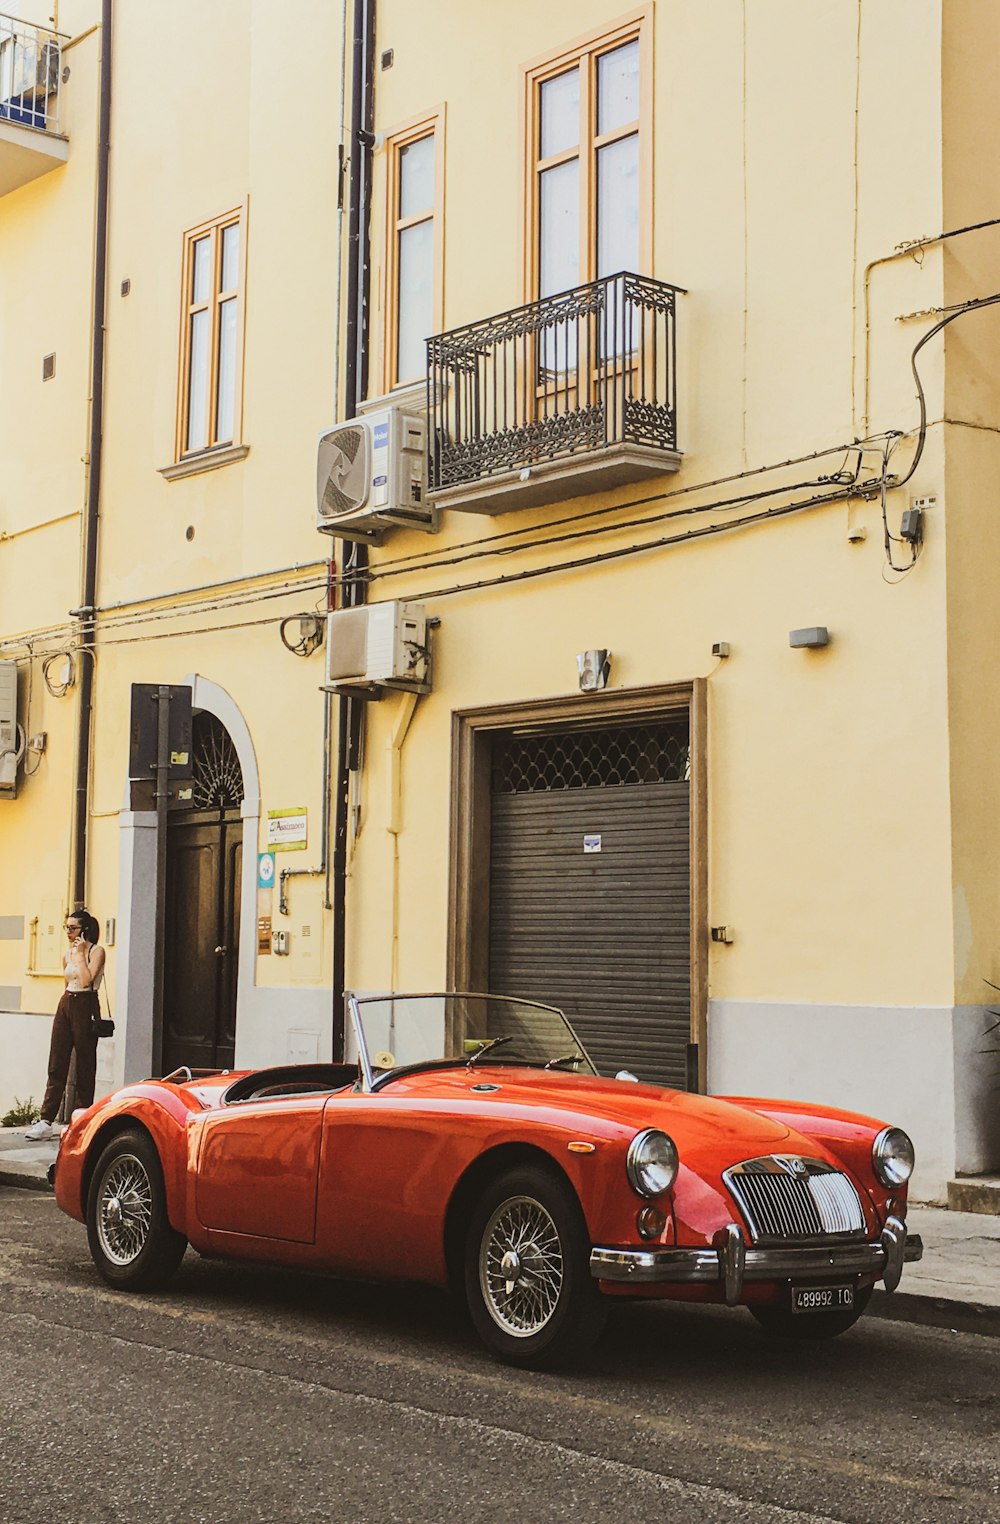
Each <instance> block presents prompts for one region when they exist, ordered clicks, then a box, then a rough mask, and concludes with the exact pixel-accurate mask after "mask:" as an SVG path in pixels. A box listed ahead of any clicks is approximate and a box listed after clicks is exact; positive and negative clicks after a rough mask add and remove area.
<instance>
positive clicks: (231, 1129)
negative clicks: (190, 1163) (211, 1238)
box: [195, 1095, 329, 1244]
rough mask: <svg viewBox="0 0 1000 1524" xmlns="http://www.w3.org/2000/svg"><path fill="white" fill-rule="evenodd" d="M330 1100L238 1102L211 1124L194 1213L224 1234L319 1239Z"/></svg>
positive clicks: (306, 1241)
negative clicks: (326, 1113)
mask: <svg viewBox="0 0 1000 1524" xmlns="http://www.w3.org/2000/svg"><path fill="white" fill-rule="evenodd" d="M328 1099H329V1097H328V1095H307V1096H289V1097H282V1098H271V1099H267V1100H249V1101H239V1102H236V1103H234V1104H233V1105H231V1106H227V1107H226V1108H225V1110H223V1111H221V1112H218V1113H217V1114H215V1115H214V1116H211V1117H207V1118H206V1119H205V1122H204V1125H203V1130H202V1134H201V1147H200V1149H199V1152H198V1164H197V1174H196V1179H195V1210H196V1213H197V1216H198V1221H199V1222H200V1223H201V1224H202V1225H203V1227H206V1228H209V1229H211V1230H212V1231H214V1232H218V1233H238V1234H243V1235H248V1236H251V1237H254V1238H264V1239H283V1240H286V1241H288V1242H291V1243H300V1244H311V1243H314V1242H315V1240H316V1188H317V1182H318V1178H319V1154H320V1137H321V1134H322V1125H323V1108H324V1106H325V1105H326V1103H327V1101H328Z"/></svg>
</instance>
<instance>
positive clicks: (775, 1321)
mask: <svg viewBox="0 0 1000 1524" xmlns="http://www.w3.org/2000/svg"><path fill="white" fill-rule="evenodd" d="M871 1296H872V1287H871V1286H865V1287H864V1288H862V1289H861V1290H860V1291H857V1292H855V1295H854V1306H853V1307H852V1308H851V1310H850V1311H849V1312H788V1311H787V1310H786V1309H785V1308H784V1307H750V1308H749V1309H748V1311H749V1312H750V1313H752V1315H753V1316H754V1317H755V1318H756V1319H757V1322H758V1323H759V1324H760V1326H761V1328H763V1329H765V1330H766V1332H767V1333H769V1334H775V1335H776V1336H777V1337H778V1338H780V1339H835V1338H836V1337H837V1335H838V1334H842V1333H846V1332H847V1330H848V1329H849V1328H853V1327H854V1325H855V1323H856V1322H857V1321H858V1319H859V1318H860V1317H862V1316H863V1315H864V1312H865V1309H866V1308H867V1306H868V1303H869V1302H870V1301H871Z"/></svg>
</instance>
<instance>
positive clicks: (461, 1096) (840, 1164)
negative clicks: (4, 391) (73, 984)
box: [54, 994, 921, 1367]
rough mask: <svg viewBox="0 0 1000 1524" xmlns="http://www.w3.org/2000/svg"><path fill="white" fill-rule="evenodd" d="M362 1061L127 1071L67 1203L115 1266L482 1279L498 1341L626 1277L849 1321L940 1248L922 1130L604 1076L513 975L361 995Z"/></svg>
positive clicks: (66, 1188)
mask: <svg viewBox="0 0 1000 1524" xmlns="http://www.w3.org/2000/svg"><path fill="white" fill-rule="evenodd" d="M348 1008H349V1011H350V1016H351V1022H352V1025H353V1038H354V1045H355V1047H356V1050H357V1061H356V1062H354V1063H350V1064H348V1063H343V1064H337V1063H329V1064H327V1063H319V1064H309V1065H297V1066H288V1067H282V1068H273V1069H264V1070H259V1071H256V1072H253V1073H221V1074H207V1075H203V1074H199V1075H194V1074H192V1073H191V1071H190V1070H183V1071H178V1072H176V1073H174V1074H172V1075H168V1076H167V1077H166V1078H164V1079H155V1080H146V1081H144V1082H143V1083H141V1084H137V1085H130V1086H128V1087H127V1088H126V1089H124V1090H120V1091H118V1092H117V1093H116V1094H114V1095H112V1096H109V1097H108V1098H107V1099H105V1100H102V1101H99V1102H98V1103H97V1104H96V1105H94V1106H91V1107H90V1108H89V1110H87V1111H81V1112H77V1113H75V1114H74V1117H73V1120H72V1122H71V1124H70V1126H69V1127H68V1128H67V1130H66V1132H65V1133H64V1134H63V1136H62V1140H61V1145H60V1149H59V1155H58V1159H57V1162H56V1165H55V1166H54V1185H55V1192H56V1197H57V1200H58V1203H59V1205H60V1207H61V1208H62V1209H63V1211H65V1212H68V1213H69V1214H70V1216H72V1217H75V1218H78V1219H79V1220H80V1221H81V1222H86V1224H87V1232H88V1236H89V1240H90V1250H91V1253H92V1255H93V1257H94V1261H95V1263H96V1265H97V1267H98V1269H99V1270H100V1272H101V1274H102V1275H103V1276H104V1278H105V1279H106V1280H107V1281H109V1282H110V1283H111V1284H112V1285H113V1286H118V1287H123V1288H134V1289H136V1290H143V1289H146V1288H150V1287H153V1286H155V1285H157V1284H160V1283H162V1282H163V1281H164V1280H165V1279H166V1278H167V1277H168V1276H169V1275H170V1274H171V1273H172V1272H173V1271H174V1270H176V1268H177V1266H178V1265H179V1263H180V1260H181V1257H182V1255H183V1254H184V1251H185V1248H186V1247H187V1245H188V1244H190V1245H191V1246H192V1247H193V1248H194V1249H196V1250H198V1252H199V1253H202V1254H206V1255H213V1256H228V1257H231V1258H234V1259H248V1260H257V1261H269V1262H271V1263H273V1264H280V1265H285V1266H301V1267H302V1268H304V1269H309V1270H321V1271H326V1272H329V1273H330V1274H333V1275H343V1276H351V1277H356V1278H365V1279H376V1280H377V1279H381V1280H387V1279H395V1280H409V1281H422V1282H426V1283H428V1284H431V1285H440V1286H449V1285H450V1286H452V1287H454V1288H455V1289H456V1290H459V1289H464V1294H465V1297H466V1299H467V1301H468V1305H469V1309H470V1311H471V1315H472V1319H473V1322H474V1323H475V1326H476V1328H477V1330H478V1332H479V1334H480V1336H481V1337H482V1339H483V1341H484V1342H485V1344H486V1345H487V1346H488V1348H489V1349H490V1350H491V1351H492V1353H493V1354H494V1355H496V1356H498V1357H499V1358H500V1359H502V1360H506V1361H508V1362H510V1363H512V1364H515V1365H520V1366H538V1367H540V1366H553V1365H556V1364H560V1363H564V1362H566V1361H568V1360H570V1359H573V1358H575V1357H578V1356H580V1355H581V1354H583V1353H584V1352H585V1351H586V1350H587V1349H588V1348H589V1347H590V1346H591V1344H592V1343H593V1341H594V1340H595V1339H596V1338H597V1336H598V1334H599V1333H600V1330H601V1327H602V1325H603V1321H604V1317H605V1315H606V1312H607V1309H608V1306H609V1304H610V1303H611V1301H612V1299H619V1300H622V1299H628V1298H632V1299H635V1298H651V1297H670V1298H673V1299H675V1300H679V1301H689V1302H721V1303H726V1304H728V1305H729V1306H731V1307H733V1306H744V1307H746V1308H747V1309H748V1311H749V1312H750V1313H752V1314H753V1316H754V1317H755V1318H756V1319H757V1321H758V1322H759V1323H760V1324H761V1325H762V1326H763V1327H764V1328H765V1329H766V1330H768V1331H769V1332H771V1333H777V1334H782V1335H786V1336H788V1337H792V1338H795V1337H799V1338H808V1339H814V1338H826V1337H829V1336H831V1335H834V1334H839V1333H842V1332H843V1331H844V1330H845V1329H848V1328H850V1327H851V1325H852V1324H853V1323H854V1322H856V1320H857V1319H858V1318H859V1317H860V1316H861V1314H862V1313H863V1312H864V1310H865V1307H866V1306H867V1304H868V1300H869V1298H870V1296H871V1293H872V1288H873V1287H874V1286H875V1284H876V1283H877V1282H879V1281H881V1282H882V1283H883V1285H884V1286H885V1288H886V1290H889V1291H891V1290H893V1289H894V1288H895V1286H896V1285H897V1284H898V1282H899V1278H900V1274H901V1272H902V1268H903V1264H904V1262H905V1261H907V1260H913V1259H919V1258H920V1255H921V1244H920V1240H919V1238H917V1237H915V1236H908V1235H907V1232H906V1227H905V1214H906V1191H907V1181H908V1179H909V1176H910V1173H911V1171H912V1168H913V1147H912V1144H911V1143H910V1140H909V1138H908V1137H907V1136H906V1134H905V1133H904V1132H902V1131H900V1129H899V1128H896V1127H887V1126H884V1125H883V1123H881V1122H877V1121H872V1120H871V1119H870V1118H868V1117H861V1116H854V1115H851V1114H849V1113H847V1112H842V1111H832V1110H829V1109H828V1108H826V1107H820V1106H809V1105H803V1104H800V1103H797V1102H792V1101H767V1100H747V1099H732V1098H730V1099H721V1098H718V1097H709V1096H703V1095H688V1094H683V1093H679V1092H677V1091H672V1090H664V1089H661V1088H660V1087H658V1086H654V1085H647V1084H641V1083H639V1082H637V1081H636V1080H634V1078H633V1076H631V1075H627V1074H620V1075H619V1076H617V1077H616V1078H614V1079H604V1078H600V1077H599V1076H598V1075H597V1073H596V1071H595V1069H594V1066H593V1065H592V1063H591V1062H590V1059H589V1058H588V1056H587V1053H586V1051H585V1050H584V1048H583V1046H582V1045H581V1043H580V1042H579V1040H578V1039H577V1037H576V1036H575V1034H574V1032H573V1030H572V1028H571V1027H570V1026H569V1023H568V1022H567V1021H566V1019H565V1017H564V1016H563V1015H562V1013H561V1012H559V1011H557V1010H555V1009H553V1008H552V1007H549V1006H543V1005H538V1004H536V1003H534V1002H529V1001H523V1000H513V999H508V998H505V997H502V996H496V995H459V994H451V995H404V996H391V997H390V996H383V997H379V998H374V997H373V998H358V997H356V996H350V997H349V999H348Z"/></svg>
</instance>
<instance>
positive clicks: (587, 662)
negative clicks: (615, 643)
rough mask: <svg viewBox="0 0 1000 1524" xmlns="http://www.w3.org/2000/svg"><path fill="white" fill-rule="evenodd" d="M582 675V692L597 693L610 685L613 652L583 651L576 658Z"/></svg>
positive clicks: (578, 669)
mask: <svg viewBox="0 0 1000 1524" xmlns="http://www.w3.org/2000/svg"><path fill="white" fill-rule="evenodd" d="M576 667H577V671H578V673H579V675H580V692H581V693H597V692H598V690H599V689H601V688H606V687H607V686H608V678H609V677H610V676H611V652H610V651H607V650H599V651H581V652H580V654H579V655H578V656H577V658H576Z"/></svg>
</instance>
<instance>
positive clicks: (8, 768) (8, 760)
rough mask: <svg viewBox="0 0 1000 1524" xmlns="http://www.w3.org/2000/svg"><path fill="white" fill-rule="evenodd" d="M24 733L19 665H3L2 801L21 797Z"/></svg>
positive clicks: (0, 694) (0, 690)
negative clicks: (19, 775)
mask: <svg viewBox="0 0 1000 1524" xmlns="http://www.w3.org/2000/svg"><path fill="white" fill-rule="evenodd" d="M23 756H24V731H23V730H22V729H21V727H20V725H19V724H18V723H17V662H16V661H9V660H5V661H0V799H14V798H15V797H16V795H17V770H18V767H19V765H20V762H21V758H22V757H23Z"/></svg>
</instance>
